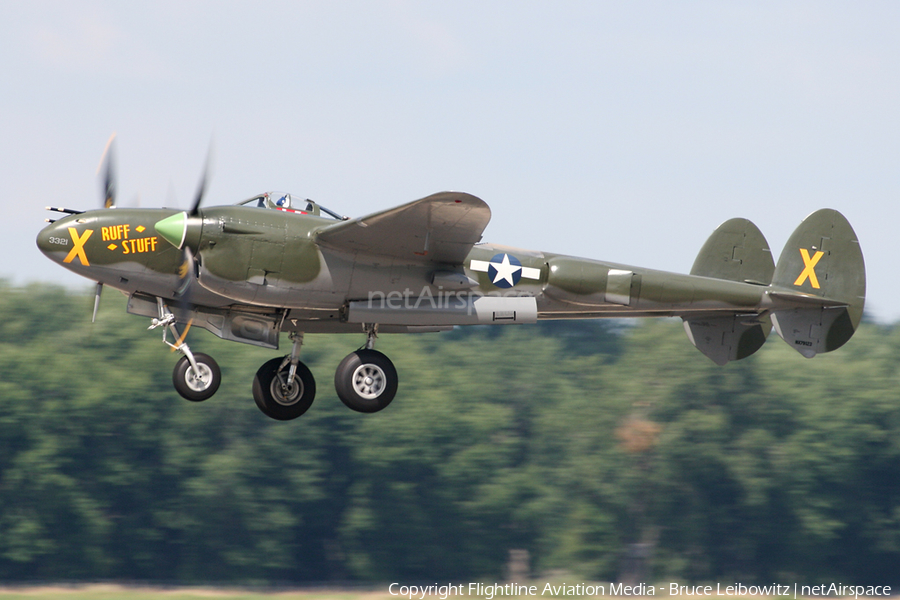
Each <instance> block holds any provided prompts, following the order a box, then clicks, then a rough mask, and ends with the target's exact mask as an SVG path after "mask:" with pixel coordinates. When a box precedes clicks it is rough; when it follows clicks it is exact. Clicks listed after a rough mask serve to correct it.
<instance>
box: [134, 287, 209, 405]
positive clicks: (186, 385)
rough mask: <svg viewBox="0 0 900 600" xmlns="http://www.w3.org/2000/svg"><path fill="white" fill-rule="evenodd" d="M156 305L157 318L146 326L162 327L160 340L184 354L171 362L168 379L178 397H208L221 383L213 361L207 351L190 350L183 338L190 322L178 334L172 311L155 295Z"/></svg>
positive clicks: (192, 399)
mask: <svg viewBox="0 0 900 600" xmlns="http://www.w3.org/2000/svg"><path fill="white" fill-rule="evenodd" d="M156 305H157V307H158V309H159V318H157V319H153V320H152V321H151V322H150V327H148V328H147V329H156V328H157V327H162V328H163V343H164V344H166V345H167V346H169V347H170V348H172V351H173V352H176V351H177V352H181V353H182V354H184V356H182V357H181V359H180V360H179V361H178V362H177V363H176V364H175V369H174V371H172V383H173V384H174V386H175V391H177V392H178V393H179V394H180V395H181V397H182V398H184V399H186V400H190V401H191V402H202V401H204V400H207V399H209V398H211V397H212V395H213V394H215V393H216V390H218V389H219V384H220V383H222V372H221V371H220V370H219V365H218V364H216V361H215V360H213V358H212V357H211V356H209V355H207V354H202V353H199V352H198V353H197V354H194V353H193V352H191V349H190V347H189V346H188V345H187V342H185V341H184V338H185V337H186V336H187V332H188V330H189V329H190V328H191V322H190V321H188V324H187V325H186V326H185V328H184V332H182V333H181V335H179V334H178V328H177V327H176V321H177V319H176V318H175V315H173V314H172V313H171V311H169V309H168V307H167V306H166V305H165V303H164V302H163V299H162V298H157V299H156ZM169 330H171V331H172V335H173V336H175V343H174V344H172V343H170V342H169V340H168V338H167V335H168V332H169Z"/></svg>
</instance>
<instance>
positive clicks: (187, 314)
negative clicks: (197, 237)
mask: <svg viewBox="0 0 900 600" xmlns="http://www.w3.org/2000/svg"><path fill="white" fill-rule="evenodd" d="M181 258H182V261H181V266H180V267H178V277H179V279H180V281H179V284H178V289H177V290H175V300H176V302H177V304H178V313H179V314H178V315H177V316H178V318H179V320H181V321H182V322H183V320H184V319H188V323H187V328H186V329H185V330H184V333H183V334H182V337H181V340H180V341H179V343H180V342H183V341H184V336H186V335H187V330H188V329H190V328H191V323H193V321H194V318H193V311H194V305H193V304H192V303H191V296H192V295H193V293H194V290H195V289H196V288H197V284H196V279H197V273H196V267H197V263H196V262H195V260H194V253H193V252H192V251H191V249H190V248H188V247H187V246H185V247H184V248H183V249H182V251H181ZM177 345H178V344H176V346H177Z"/></svg>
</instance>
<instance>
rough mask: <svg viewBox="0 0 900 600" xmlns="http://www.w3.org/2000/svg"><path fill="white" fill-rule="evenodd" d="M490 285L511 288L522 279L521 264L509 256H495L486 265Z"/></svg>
mask: <svg viewBox="0 0 900 600" xmlns="http://www.w3.org/2000/svg"><path fill="white" fill-rule="evenodd" d="M488 276H489V277H490V278H491V283H493V284H494V285H496V286H497V287H500V288H511V287H513V286H514V285H516V284H517V283H519V280H520V279H522V262H521V261H520V260H519V259H518V258H516V257H515V256H513V255H511V254H495V255H494V258H492V259H491V262H490V263H488Z"/></svg>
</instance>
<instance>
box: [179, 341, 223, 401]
mask: <svg viewBox="0 0 900 600" xmlns="http://www.w3.org/2000/svg"><path fill="white" fill-rule="evenodd" d="M194 363H195V364H196V369H195V368H194V365H192V364H191V361H190V360H189V359H188V357H187V356H182V357H181V359H180V360H179V361H178V362H177V363H176V364H175V370H174V371H172V383H173V384H174V385H175V391H177V392H178V393H179V394H181V397H182V398H185V399H186V400H190V401H191V402H202V401H204V400H206V399H208V398H210V397H212V395H213V394H215V393H216V390H218V389H219V384H220V383H221V382H222V372H221V371H220V370H219V365H218V364H216V361H215V360H213V358H212V357H211V356H209V355H208V354H203V353H200V352H197V353H195V354H194Z"/></svg>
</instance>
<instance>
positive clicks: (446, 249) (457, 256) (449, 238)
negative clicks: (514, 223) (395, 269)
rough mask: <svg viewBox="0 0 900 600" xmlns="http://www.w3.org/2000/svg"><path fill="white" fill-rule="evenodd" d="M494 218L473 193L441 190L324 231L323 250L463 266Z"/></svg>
mask: <svg viewBox="0 0 900 600" xmlns="http://www.w3.org/2000/svg"><path fill="white" fill-rule="evenodd" d="M490 220H491V209H490V208H489V207H488V205H487V203H485V202H484V200H482V199H480V198H476V197H475V196H473V195H471V194H465V193H462V192H440V193H437V194H432V195H431V196H428V197H426V198H422V199H421V200H416V201H414V202H410V203H408V204H403V205H401V206H398V207H396V208H390V209H388V210H384V211H381V212H377V213H372V214H371V215H367V216H365V217H358V218H356V219H351V220H349V221H343V222H341V223H337V224H335V225H330V226H328V227H325V228H323V229H320V230H319V231H318V232H317V233H316V241H317V243H318V244H319V245H320V246H323V247H325V248H329V249H332V250H336V251H341V252H351V253H355V254H357V255H371V256H373V257H389V258H399V259H403V260H409V261H412V262H434V263H450V264H461V263H462V262H463V261H464V260H465V258H466V256H467V255H468V254H469V250H471V249H472V246H473V245H474V244H475V243H477V242H479V241H480V240H481V234H482V232H483V231H484V228H485V227H487V224H488V222H489V221H490Z"/></svg>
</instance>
